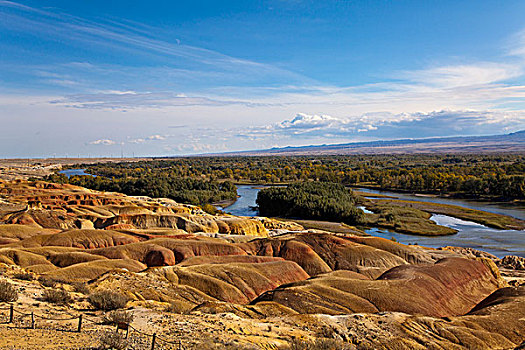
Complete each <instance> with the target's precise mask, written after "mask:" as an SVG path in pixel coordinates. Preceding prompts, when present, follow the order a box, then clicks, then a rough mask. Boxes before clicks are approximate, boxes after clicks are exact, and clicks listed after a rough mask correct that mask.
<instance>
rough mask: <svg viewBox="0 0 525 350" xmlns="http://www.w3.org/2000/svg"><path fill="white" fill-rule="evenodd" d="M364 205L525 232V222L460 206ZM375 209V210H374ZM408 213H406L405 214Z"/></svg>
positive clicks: (415, 203)
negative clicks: (446, 217)
mask: <svg viewBox="0 0 525 350" xmlns="http://www.w3.org/2000/svg"><path fill="white" fill-rule="evenodd" d="M363 205H364V206H365V207H366V208H367V209H370V210H372V211H374V212H375V210H378V211H379V210H381V211H382V212H387V211H388V210H390V211H395V210H396V209H398V210H399V208H406V209H411V210H418V211H423V212H426V213H429V214H441V215H448V216H452V217H455V218H458V219H462V220H467V221H472V222H475V223H478V224H481V225H484V226H487V227H490V228H495V229H499V230H518V231H520V230H525V221H524V220H521V219H518V218H514V217H511V216H507V215H502V214H496V213H491V212H487V211H481V210H475V209H470V208H464V207H460V206H455V205H450V204H441V203H431V202H419V201H407V200H400V199H375V198H373V199H367V200H366V201H365V202H364V203H363ZM374 208H375V210H374ZM405 213H406V212H405Z"/></svg>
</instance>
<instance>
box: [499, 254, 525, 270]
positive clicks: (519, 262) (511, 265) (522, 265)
mask: <svg viewBox="0 0 525 350" xmlns="http://www.w3.org/2000/svg"><path fill="white" fill-rule="evenodd" d="M498 266H500V267H503V268H506V269H511V270H525V258H522V257H521V256H515V255H507V256H505V257H503V259H501V260H499V261H498Z"/></svg>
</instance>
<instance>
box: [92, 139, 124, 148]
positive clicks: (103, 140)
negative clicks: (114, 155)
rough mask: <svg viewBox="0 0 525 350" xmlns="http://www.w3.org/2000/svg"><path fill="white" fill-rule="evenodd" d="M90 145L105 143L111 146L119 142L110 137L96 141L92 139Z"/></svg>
mask: <svg viewBox="0 0 525 350" xmlns="http://www.w3.org/2000/svg"><path fill="white" fill-rule="evenodd" d="M89 144H90V145H104V146H111V145H115V144H117V143H116V142H115V141H113V140H109V139H101V140H95V141H91V142H90V143H89Z"/></svg>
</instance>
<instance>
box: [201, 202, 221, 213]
mask: <svg viewBox="0 0 525 350" xmlns="http://www.w3.org/2000/svg"><path fill="white" fill-rule="evenodd" d="M200 208H201V209H202V210H204V211H205V212H206V213H208V214H211V215H215V214H217V213H220V212H221V211H220V210H219V209H217V208H215V206H214V205H212V204H208V203H206V204H203V205H200Z"/></svg>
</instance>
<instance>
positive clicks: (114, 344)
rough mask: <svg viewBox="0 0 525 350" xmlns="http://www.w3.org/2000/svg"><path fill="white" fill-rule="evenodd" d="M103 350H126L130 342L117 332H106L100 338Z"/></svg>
mask: <svg viewBox="0 0 525 350" xmlns="http://www.w3.org/2000/svg"><path fill="white" fill-rule="evenodd" d="M100 345H101V348H102V349H114V350H124V349H126V348H127V347H128V345H129V342H128V341H127V340H126V339H125V338H124V337H123V336H121V335H120V334H118V333H117V332H106V333H104V334H103V335H102V336H101V337H100Z"/></svg>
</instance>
